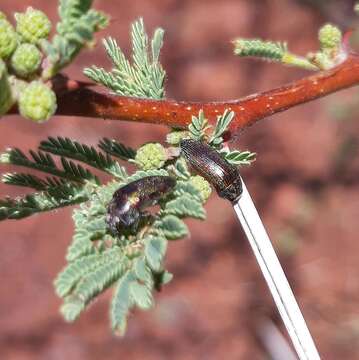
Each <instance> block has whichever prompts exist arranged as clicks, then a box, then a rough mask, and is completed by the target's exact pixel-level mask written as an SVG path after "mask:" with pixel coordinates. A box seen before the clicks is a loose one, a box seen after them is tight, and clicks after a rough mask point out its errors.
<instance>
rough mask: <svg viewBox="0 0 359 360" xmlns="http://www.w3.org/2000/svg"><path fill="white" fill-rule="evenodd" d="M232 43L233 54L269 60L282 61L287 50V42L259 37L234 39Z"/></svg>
mask: <svg viewBox="0 0 359 360" xmlns="http://www.w3.org/2000/svg"><path fill="white" fill-rule="evenodd" d="M233 43H234V54H235V55H237V56H243V57H244V56H246V57H248V56H251V57H258V58H263V59H265V60H271V61H282V58H283V56H284V55H285V54H286V53H287V52H288V48H287V44H286V43H281V42H273V41H263V40H260V39H236V40H234V41H233Z"/></svg>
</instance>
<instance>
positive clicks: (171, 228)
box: [156, 215, 189, 240]
mask: <svg viewBox="0 0 359 360" xmlns="http://www.w3.org/2000/svg"><path fill="white" fill-rule="evenodd" d="M156 226H157V227H158V228H159V229H161V230H162V231H163V234H164V235H165V237H166V238H167V239H169V240H176V239H180V238H182V237H184V236H187V235H188V233H189V232H188V228H187V226H186V224H185V223H184V222H183V221H182V220H180V219H179V218H178V217H176V216H174V215H166V216H165V217H164V218H163V219H161V220H159V221H158V224H157V225H156Z"/></svg>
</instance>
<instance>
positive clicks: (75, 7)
mask: <svg viewBox="0 0 359 360" xmlns="http://www.w3.org/2000/svg"><path fill="white" fill-rule="evenodd" d="M91 5H92V0H91V1H90V0H61V1H60V4H59V15H60V19H61V21H60V22H59V23H58V24H57V26H56V30H57V33H56V34H55V36H54V37H53V39H52V41H51V42H50V41H48V40H43V41H41V47H42V50H43V52H44V53H45V54H46V55H47V59H46V60H47V61H45V62H44V64H45V67H44V70H43V73H42V77H43V78H44V79H49V78H51V77H53V76H54V75H55V74H56V73H57V72H59V71H60V70H61V69H62V68H64V67H65V66H67V65H68V64H69V63H70V62H71V61H72V60H73V59H74V58H75V56H76V55H77V54H78V53H79V52H80V50H81V49H82V48H83V47H85V46H88V47H90V45H91V44H92V43H93V38H94V33H95V32H97V31H99V30H101V29H103V28H105V27H106V26H107V25H108V16H107V15H105V14H104V13H102V12H100V11H97V10H94V9H90V7H91Z"/></svg>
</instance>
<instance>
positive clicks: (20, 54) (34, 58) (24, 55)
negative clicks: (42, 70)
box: [11, 44, 42, 78]
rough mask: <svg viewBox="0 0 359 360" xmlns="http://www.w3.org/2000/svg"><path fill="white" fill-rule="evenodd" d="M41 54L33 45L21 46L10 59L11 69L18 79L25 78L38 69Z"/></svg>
mask: <svg viewBox="0 0 359 360" xmlns="http://www.w3.org/2000/svg"><path fill="white" fill-rule="evenodd" d="M41 57H42V54H41V52H40V50H39V49H38V48H37V47H36V46H35V45H33V44H21V45H20V46H19V47H18V48H17V49H16V50H15V52H14V54H13V55H12V57H11V67H12V69H13V70H14V73H15V74H16V75H18V76H19V77H23V78H27V77H29V76H30V75H32V74H34V73H35V72H36V71H37V70H38V69H39V67H40V63H41Z"/></svg>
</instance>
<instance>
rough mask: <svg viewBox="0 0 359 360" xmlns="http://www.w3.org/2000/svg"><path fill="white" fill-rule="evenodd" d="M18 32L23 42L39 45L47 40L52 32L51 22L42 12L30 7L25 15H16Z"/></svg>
mask: <svg viewBox="0 0 359 360" xmlns="http://www.w3.org/2000/svg"><path fill="white" fill-rule="evenodd" d="M15 19H16V31H17V33H18V34H19V35H20V36H21V39H22V41H23V42H29V43H31V44H37V43H38V42H39V40H41V39H46V38H47V37H48V36H49V34H50V31H51V22H50V20H49V19H48V17H47V16H46V15H45V14H44V13H43V12H42V11H40V10H36V9H33V8H32V7H28V8H27V9H26V12H25V13H17V14H15Z"/></svg>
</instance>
